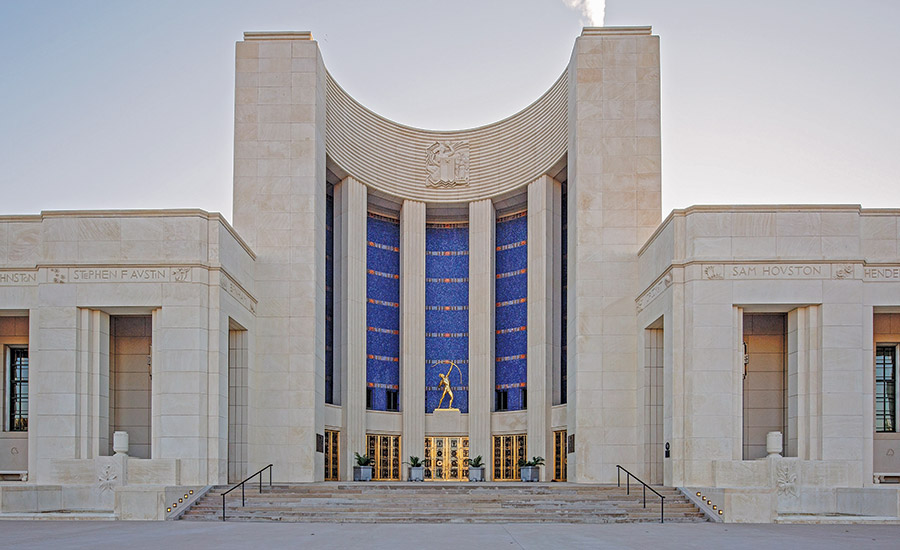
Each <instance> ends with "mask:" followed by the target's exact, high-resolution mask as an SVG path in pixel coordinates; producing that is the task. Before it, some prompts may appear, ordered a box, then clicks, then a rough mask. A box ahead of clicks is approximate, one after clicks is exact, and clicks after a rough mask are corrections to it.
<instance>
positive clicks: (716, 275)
mask: <svg viewBox="0 0 900 550" xmlns="http://www.w3.org/2000/svg"><path fill="white" fill-rule="evenodd" d="M703 278H704V279H711V280H717V279H724V278H725V273H724V270H723V269H722V266H720V265H707V266H704V267H703Z"/></svg>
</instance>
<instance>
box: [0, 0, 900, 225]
mask: <svg viewBox="0 0 900 550" xmlns="http://www.w3.org/2000/svg"><path fill="white" fill-rule="evenodd" d="M898 20H900V2H896V1H893V0H859V1H856V2H846V1H845V2H836V1H829V0H815V1H814V0H806V1H800V0H793V1H790V0H781V1H774V0H756V1H754V2H747V1H742V2H739V1H736V0H718V1H695V0H681V1H678V2H672V1H663V0H608V1H607V2H606V21H605V23H606V24H607V25H652V26H653V30H654V33H656V34H659V35H660V39H661V51H662V117H663V118H662V120H663V208H664V211H665V212H666V213H667V212H668V211H669V210H670V209H672V208H680V207H685V206H688V205H690V204H723V203H724V204H730V203H807V202H815V203H862V204H863V205H864V206H867V207H900V176H898V174H900V100H898V98H900V71H898V70H897V66H898V61H897V57H898V52H900V33H897V32H896V24H897V21H898ZM583 23H584V21H583V20H582V18H581V14H580V13H579V12H577V11H574V10H572V9H570V8H568V7H567V6H566V5H565V4H564V3H563V2H562V1H561V0H518V1H511V0H510V1H499V0H498V1H484V0H482V1H469V0H454V1H453V2H437V1H428V0H419V1H399V0H387V1H378V2H370V1H348V0H330V1H315V0H306V1H296V0H295V1H286V0H282V1H274V0H272V1H262V0H260V1H255V2H237V1H203V0H191V1H190V2H184V1H172V0H156V1H153V2H141V3H138V2H128V1H115V2H114V1H91V0H80V1H78V2H73V1H41V0H32V1H19V0H4V1H3V2H2V3H0V48H2V51H3V55H2V56H0V75H2V81H0V109H2V112H0V190H3V193H2V195H0V196H2V203H0V212H2V213H10V214H12V213H35V212H39V211H40V210H51V209H92V208H173V207H197V208H203V209H205V210H211V211H221V212H223V213H224V214H225V215H226V217H228V218H229V219H230V218H231V173H232V151H233V136H232V131H233V111H234V107H233V98H234V42H235V41H238V40H240V39H241V36H242V32H243V31H245V30H311V31H312V33H313V36H314V38H316V39H317V40H318V41H319V44H320V47H321V49H322V52H323V55H324V58H325V63H326V65H327V66H328V68H329V70H330V71H331V72H332V74H333V75H334V76H335V77H336V78H337V80H338V81H339V82H340V83H341V85H342V86H343V87H344V88H345V89H346V90H347V91H348V92H349V93H351V94H352V95H353V96H354V97H356V98H357V99H358V100H360V101H361V102H362V103H363V104H365V105H366V106H368V107H369V108H371V109H373V110H374V111H376V112H378V113H380V114H382V115H384V116H387V117H389V118H392V119H394V120H397V121H399V122H402V123H405V124H410V125H413V126H420V127H426V128H437V129H447V128H464V127H471V126H476V125H480V124H485V123H488V122H492V121H494V120H498V119H500V118H503V117H505V116H508V115H510V114H512V113H514V112H516V111H518V110H519V109H521V108H523V107H524V106H526V105H527V104H529V103H531V102H532V101H533V100H534V99H536V98H537V97H538V96H539V95H540V94H541V93H542V92H543V91H544V90H546V89H547V87H549V86H550V84H551V83H552V82H553V81H554V80H555V79H556V78H557V77H558V76H559V74H560V73H561V72H562V70H563V69H564V68H565V66H566V64H567V62H568V59H569V55H570V54H571V50H572V46H573V43H574V40H575V37H576V36H578V34H579V33H580V30H581V27H582V25H583Z"/></svg>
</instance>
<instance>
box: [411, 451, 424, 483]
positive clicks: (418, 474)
mask: <svg viewBox="0 0 900 550" xmlns="http://www.w3.org/2000/svg"><path fill="white" fill-rule="evenodd" d="M407 464H409V481H425V465H424V464H422V459H420V458H419V457H417V456H411V457H409V462H407Z"/></svg>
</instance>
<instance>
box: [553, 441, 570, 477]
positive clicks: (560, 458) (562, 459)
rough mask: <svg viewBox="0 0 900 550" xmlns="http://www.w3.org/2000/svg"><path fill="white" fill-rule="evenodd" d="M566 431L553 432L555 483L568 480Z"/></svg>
mask: <svg viewBox="0 0 900 550" xmlns="http://www.w3.org/2000/svg"><path fill="white" fill-rule="evenodd" d="M566 457H567V453H566V430H560V431H558V432H553V481H565V480H566Z"/></svg>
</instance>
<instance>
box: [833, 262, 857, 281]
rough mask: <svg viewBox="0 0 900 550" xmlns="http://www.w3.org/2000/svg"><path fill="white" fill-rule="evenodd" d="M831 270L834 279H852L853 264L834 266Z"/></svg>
mask: <svg viewBox="0 0 900 550" xmlns="http://www.w3.org/2000/svg"><path fill="white" fill-rule="evenodd" d="M833 269H834V278H835V279H852V278H853V264H847V265H836V266H834V267H833Z"/></svg>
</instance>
